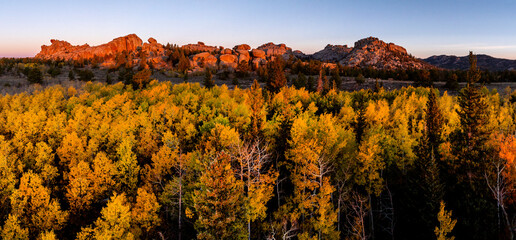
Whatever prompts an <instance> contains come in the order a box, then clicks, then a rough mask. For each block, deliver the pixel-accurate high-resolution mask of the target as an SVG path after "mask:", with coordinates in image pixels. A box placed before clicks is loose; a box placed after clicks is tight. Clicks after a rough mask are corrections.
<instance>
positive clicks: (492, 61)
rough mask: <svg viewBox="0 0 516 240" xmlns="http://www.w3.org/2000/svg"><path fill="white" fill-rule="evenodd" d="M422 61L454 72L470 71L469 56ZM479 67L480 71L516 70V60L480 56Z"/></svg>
mask: <svg viewBox="0 0 516 240" xmlns="http://www.w3.org/2000/svg"><path fill="white" fill-rule="evenodd" d="M422 60H423V61H425V62H427V63H429V64H432V65H434V66H436V67H439V68H445V69H452V70H467V69H469V58H468V56H464V57H457V56H450V55H440V56H431V57H429V58H426V59H422ZM477 66H478V68H480V69H483V70H489V71H503V70H516V60H509V59H503V58H494V57H491V56H489V55H483V54H480V55H477Z"/></svg>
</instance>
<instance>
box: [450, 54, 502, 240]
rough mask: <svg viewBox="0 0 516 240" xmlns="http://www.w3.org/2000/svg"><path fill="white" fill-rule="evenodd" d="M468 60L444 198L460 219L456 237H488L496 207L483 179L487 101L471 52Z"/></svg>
mask: <svg viewBox="0 0 516 240" xmlns="http://www.w3.org/2000/svg"><path fill="white" fill-rule="evenodd" d="M469 61H470V69H469V71H468V72H467V80H468V82H467V85H466V87H464V88H463V89H462V90H461V91H460V92H459V96H458V97H457V101H458V104H459V107H460V108H459V109H458V110H457V114H458V116H459V120H460V126H459V128H458V129H457V130H456V131H455V132H454V133H453V134H452V136H451V146H452V153H453V155H454V159H450V160H449V161H446V162H447V164H448V168H447V169H448V170H449V172H448V175H447V177H448V179H447V185H448V184H449V185H450V186H449V189H447V193H448V196H447V197H446V198H447V199H448V201H449V203H450V206H451V207H452V208H454V209H456V213H457V216H458V219H460V221H459V223H458V225H457V230H458V232H460V233H461V234H462V235H460V236H457V237H458V238H460V239H492V238H495V237H496V232H497V231H496V229H497V227H496V214H497V208H496V204H493V203H492V200H491V195H490V192H489V188H488V186H487V183H486V181H485V176H486V175H489V174H488V173H487V172H486V171H488V169H490V163H489V157H488V147H487V141H488V137H489V130H488V129H487V126H488V124H487V123H488V105H487V102H486V99H485V96H484V94H483V93H482V91H481V86H480V85H479V84H478V81H479V80H480V77H481V75H480V72H479V70H478V69H477V64H476V63H477V61H476V57H475V56H474V55H473V53H472V52H470V54H469ZM447 188H448V186H447ZM479 216H482V217H479Z"/></svg>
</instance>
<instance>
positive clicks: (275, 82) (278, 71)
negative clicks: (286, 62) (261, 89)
mask: <svg viewBox="0 0 516 240" xmlns="http://www.w3.org/2000/svg"><path fill="white" fill-rule="evenodd" d="M267 68H268V70H269V74H268V79H267V90H269V91H271V92H274V93H277V92H279V90H280V89H281V88H282V87H284V86H285V85H286V84H287V78H286V77H285V73H284V72H283V62H282V60H281V58H279V57H277V58H276V59H274V61H272V62H270V63H269V64H268V66H267Z"/></svg>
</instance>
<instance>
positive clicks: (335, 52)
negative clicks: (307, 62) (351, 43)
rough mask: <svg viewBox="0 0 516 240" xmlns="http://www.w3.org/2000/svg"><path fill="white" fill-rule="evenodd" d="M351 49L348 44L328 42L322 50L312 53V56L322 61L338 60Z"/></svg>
mask: <svg viewBox="0 0 516 240" xmlns="http://www.w3.org/2000/svg"><path fill="white" fill-rule="evenodd" d="M351 49H352V48H349V47H348V45H331V44H328V45H326V47H325V48H324V49H323V50H321V51H319V52H316V53H314V54H313V55H312V58H313V59H315V60H319V61H323V62H338V61H340V60H342V59H343V58H344V57H346V56H347V55H348V53H349V52H351Z"/></svg>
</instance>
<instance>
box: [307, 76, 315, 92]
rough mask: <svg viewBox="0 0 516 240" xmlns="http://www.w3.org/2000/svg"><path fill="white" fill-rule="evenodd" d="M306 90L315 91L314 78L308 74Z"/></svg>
mask: <svg viewBox="0 0 516 240" xmlns="http://www.w3.org/2000/svg"><path fill="white" fill-rule="evenodd" d="M306 90H308V91H310V92H313V91H314V78H313V77H312V76H308V79H307V80H306Z"/></svg>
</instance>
